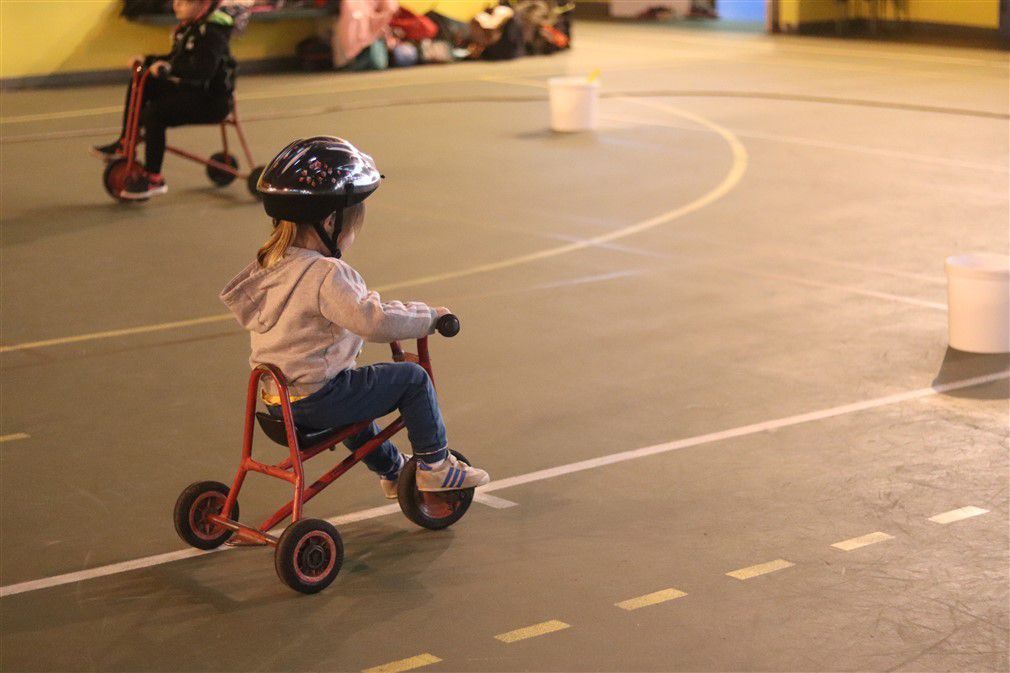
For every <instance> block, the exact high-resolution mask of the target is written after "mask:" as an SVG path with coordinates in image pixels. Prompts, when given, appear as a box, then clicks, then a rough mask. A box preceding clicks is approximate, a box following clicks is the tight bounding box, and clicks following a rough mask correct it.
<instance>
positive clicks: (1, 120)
mask: <svg viewBox="0 0 1010 673" xmlns="http://www.w3.org/2000/svg"><path fill="white" fill-rule="evenodd" d="M467 81H471V78H448V79H436V80H431V81H429V80H405V81H398V82H371V83H362V84H358V85H356V86H345V87H334V86H325V85H321V86H315V87H299V88H297V89H294V90H289V91H276V90H275V91H269V90H268V91H255V92H251V93H245V94H238V95H237V96H235V99H236V100H238V101H239V102H241V101H248V100H274V99H278V98H294V97H297V96H325V95H327V94H342V93H355V92H359V91H377V90H380V89H397V88H402V87H408V86H426V85H429V84H453V83H456V82H467ZM122 110H123V107H122V106H121V105H111V106H105V107H93V108H81V109H77V110H64V111H62V112H41V113H38V114H24V115H9V116H7V117H0V124H23V123H26V122H41V121H51V120H57V119H73V118H75V117H94V116H97V115H103V114H111V113H113V112H122Z"/></svg>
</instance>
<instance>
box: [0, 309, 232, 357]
mask: <svg viewBox="0 0 1010 673" xmlns="http://www.w3.org/2000/svg"><path fill="white" fill-rule="evenodd" d="M234 319H235V316H233V315H232V314H231V313H221V314H218V315H209V316H206V317H203V318H192V319H190V320H175V321H173V322H161V323H157V324H154V325H141V326H139V327H127V328H125V329H113V330H108V331H105V332H91V333H90V334H78V335H76V336H69V337H60V338H57V339H43V340H42V341H27V342H25V343H20V344H14V345H12V346H0V353H9V352H12V351H26V350H31V349H33V348H45V347H46V346H62V345H64V344H72V343H78V342H80V341H94V340H96V339H109V338H112V337H120V336H129V335H131V334H143V333H145V332H161V331H162V330H167V329H177V328H179V327H193V326H194V325H204V324H207V323H214V322H224V321H227V320H234Z"/></svg>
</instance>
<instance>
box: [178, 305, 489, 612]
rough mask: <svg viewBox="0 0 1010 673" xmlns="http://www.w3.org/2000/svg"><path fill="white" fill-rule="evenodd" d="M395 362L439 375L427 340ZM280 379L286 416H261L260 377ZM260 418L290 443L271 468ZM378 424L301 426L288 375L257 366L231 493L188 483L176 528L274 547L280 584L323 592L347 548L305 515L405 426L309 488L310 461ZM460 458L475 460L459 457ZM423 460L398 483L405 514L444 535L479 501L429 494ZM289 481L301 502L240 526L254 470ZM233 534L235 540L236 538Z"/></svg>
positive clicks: (201, 537)
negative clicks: (257, 444)
mask: <svg viewBox="0 0 1010 673" xmlns="http://www.w3.org/2000/svg"><path fill="white" fill-rule="evenodd" d="M436 328H437V330H438V332H439V333H440V334H442V335H443V336H455V335H456V334H457V333H458V332H459V320H458V319H457V318H456V316H454V315H451V314H449V315H444V316H442V317H441V318H439V320H438V323H437V325H436ZM390 348H391V349H392V353H393V360H394V361H395V362H416V363H417V364H419V365H421V366H422V367H424V369H425V371H427V372H428V376H432V380H434V377H433V375H432V369H431V357H430V356H429V354H428V339H427V337H425V338H422V339H418V340H417V353H416V354H414V353H405V352H404V351H403V348H402V346H401V345H400V343H399V342H395V341H394V342H393V343H391V344H390ZM264 377H268V378H270V379H272V380H273V383H274V385H275V386H276V388H277V391H278V394H279V396H280V399H281V412H282V417H281V418H277V417H276V416H272V415H270V414H268V413H264V412H259V411H256V398H257V393H258V391H259V387H260V380H261V379H262V378H264ZM253 419H255V420H256V421H258V422H259V426H260V428H261V429H262V430H263V432H264V434H266V436H267V437H269V438H270V439H271V440H273V441H274V442H276V443H278V444H280V445H282V446H286V447H287V448H288V452H289V456H288V458H286V459H284V460H283V461H281V462H279V463H277V464H274V465H268V464H266V463H262V462H259V461H257V460H254V459H253V457H252V443H253ZM371 422H372V421H371V420H367V421H362V422H360V423H355V424H354V425H348V426H344V427H340V428H329V429H323V430H309V429H306V428H300V427H298V426H296V425H295V423H294V420H293V415H292V411H291V401H290V396H289V394H288V386H287V381H286V379H285V378H284V374H283V373H281V371H280V370H279V369H278V368H277V367H274V366H273V365H269V364H262V365H259V366H257V367H256V368H255V369H254V370H253V371H252V374H251V375H250V377H249V386H248V389H247V391H246V412H245V435H244V439H243V444H242V461H241V463H239V468H238V473H237V474H236V475H235V480H234V482H233V483H232V486H231V488H228V487H227V486H225V485H224V484H222V483H220V482H217V481H199V482H196V483H194V484H191V485H189V486H188V487H186V489H185V490H184V491H183V492H182V494H181V495H180V496H179V499H178V500H177V501H176V503H175V513H174V518H175V530H176V532H178V533H179V536H180V537H181V538H182V539H183V540H184V541H186V542H187V543H188V544H190V545H192V546H193V547H196V548H197V549H215V548H217V547H219V546H220V545H222V544H224V543H225V542H228V543H229V544H233V545H243V546H244V545H270V546H272V547H274V548H275V549H274V568H275V569H276V571H277V575H278V577H280V579H281V581H282V582H284V583H285V584H287V585H288V586H289V587H291V588H292V589H294V590H296V591H300V592H302V593H306V594H312V593H316V592H318V591H322V590H323V589H325V588H326V587H327V586H329V584H330V583H331V582H332V581H333V580H334V578H336V576H337V573H339V572H340V566H341V564H342V563H343V560H344V547H343V542H342V541H341V539H340V534H339V533H338V532H337V529H336V528H334V526H333V525H332V524H330V523H329V522H328V521H324V520H322V519H306V518H303V516H302V511H303V508H304V505H305V503H306V502H308V501H309V500H311V499H312V498H313V497H315V496H316V495H317V494H318V493H319V492H320V491H322V490H323V489H324V488H326V487H327V486H329V485H330V484H332V483H333V482H334V481H335V480H336V479H337V477H339V476H340V475H342V474H344V473H345V472H347V471H348V470H349V469H351V468H352V467H353V466H354V465H355V464H356V463H358V462H359V461H360V460H361V459H362V458H364V457H365V456H367V455H368V454H369V453H371V452H372V451H374V450H375V449H377V448H378V447H379V446H380V445H381V444H382V443H383V442H384V441H386V440H387V439H389V438H390V437H392V436H393V435H395V434H396V433H397V432H399V431H400V430H402V429H403V428H404V423H403V418H402V417H397V418H396V419H395V420H393V421H392V422H391V423H390V424H389V425H387V426H386V427H385V428H384V429H383V430H382V431H381V432H380V433H379V434H378V435H376V436H375V437H374V438H373V439H371V440H369V441H368V442H367V443H365V444H363V445H362V446H361V447H360V448H358V449H357V450H356V451H354V452H353V453H352V454H350V455H349V456H347V457H346V458H345V459H344V460H342V461H340V462H339V463H338V464H337V466H336V467H334V468H332V469H330V470H329V471H327V472H325V473H323V475H322V476H321V477H319V478H318V479H317V480H316V481H315V482H313V483H312V484H311V485H310V486H306V485H305V473H304V468H303V463H305V461H307V460H309V459H310V458H313V457H315V456H317V455H319V454H320V453H322V452H324V451H326V450H327V449H330V450H333V449H334V448H335V447H336V445H337V444H339V443H340V442H342V441H343V440H345V439H347V438H348V437H351V436H353V435H355V434H357V433H359V432H361V431H362V430H364V429H365V428H366V427H368V425H369V424H370V423H371ZM452 453H453V454H454V455H455V456H456V458H458V459H459V460H462V461H463V462H467V463H468V462H469V461H467V459H466V458H465V457H464V456H463V455H462V454H460V453H458V452H456V451H453V452H452ZM416 460H417V459H416V458H411V459H410V460H409V461H407V463H406V464H405V465H404V467H403V469H402V470H401V472H400V476H399V479H398V482H397V500H398V501H399V504H400V509H401V510H402V511H403V513H404V515H405V516H406V517H407V518H408V519H409V520H410V521H412V522H414V523H415V524H417V525H419V526H423V527H424V528H430V529H432V530H438V529H441V528H446V527H448V526H451V525H452V524H454V523H456V522H457V521H459V520H460V519H461V518H462V517H463V515H464V514H466V511H467V509H469V507H470V503H471V502H472V501H473V495H474V489H472V488H470V489H460V490H455V491H439V492H432V493H426V492H422V491H419V490H418V489H417V486H416V470H417V463H416ZM250 471H252V472H260V473H262V474H265V475H268V476H271V477H276V478H278V479H283V480H285V481H288V482H291V483H292V484H293V485H294V497H293V498H292V499H291V501H290V502H288V503H287V504H285V505H284V506H283V507H281V508H280V509H278V510H277V511H276V512H275V513H274V514H273V515H272V516H271V517H270V518H268V519H267V520H266V521H264V522H263V523H261V524H260V525H259V526H258V527H256V528H253V527H252V526H248V525H245V524H242V523H239V506H238V494H239V490H240V489H241V488H242V482H243V481H244V480H245V477H246V474H247V473H248V472H250ZM288 516H290V517H291V524H290V525H289V526H288V527H287V528H285V529H284V531H283V532H282V533H281V535H280V536H279V537H277V536H275V535H274V534H273V533H272V532H271V531H272V529H273V528H274V526H276V525H277V524H278V523H280V522H281V521H283V520H284V519H285V518H287V517H288ZM232 536H234V537H235V538H236V539H235V540H230V538H232Z"/></svg>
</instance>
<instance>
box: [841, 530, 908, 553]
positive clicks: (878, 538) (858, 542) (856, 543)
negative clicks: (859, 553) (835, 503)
mask: <svg viewBox="0 0 1010 673" xmlns="http://www.w3.org/2000/svg"><path fill="white" fill-rule="evenodd" d="M893 539H894V536H893V535H888V534H887V533H882V532H881V531H879V530H878V531H877V532H876V533H868V534H866V535H861V536H859V537H853V538H849V539H848V540H842V541H841V542H836V543H834V544H833V545H831V546H832V547H834V548H835V549H841V550H842V551H852V550H853V549H859V548H860V547H865V546H867V545H871V544H877V543H878V542H885V541H887V540H893Z"/></svg>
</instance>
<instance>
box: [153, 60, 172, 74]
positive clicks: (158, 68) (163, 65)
mask: <svg viewBox="0 0 1010 673" xmlns="http://www.w3.org/2000/svg"><path fill="white" fill-rule="evenodd" d="M171 70H172V64H171V63H169V62H168V61H155V62H154V63H152V64H151V67H150V71H151V75H153V76H154V77H164V76H165V75H167V74H168V73H169V72H170V71H171Z"/></svg>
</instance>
